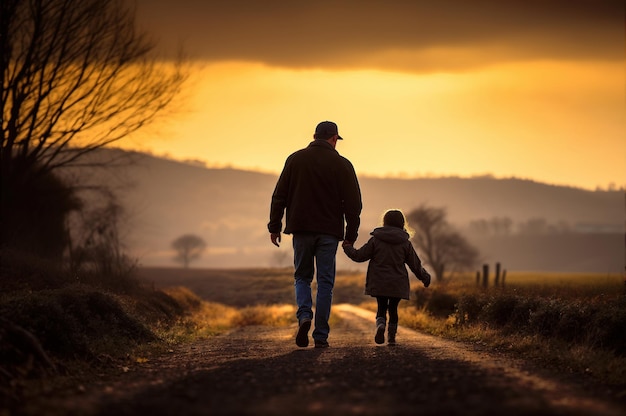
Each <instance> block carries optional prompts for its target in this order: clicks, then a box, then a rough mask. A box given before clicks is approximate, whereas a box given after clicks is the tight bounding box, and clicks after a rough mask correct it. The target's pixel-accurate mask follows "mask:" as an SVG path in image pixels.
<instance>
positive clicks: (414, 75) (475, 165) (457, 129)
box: [121, 2, 626, 189]
mask: <svg viewBox="0 0 626 416" xmlns="http://www.w3.org/2000/svg"><path fill="white" fill-rule="evenodd" d="M161 3H162V4H161V5H162V6H163V5H165V4H166V2H161ZM194 6H197V7H200V6H198V5H197V4H195V3H194ZM222 6H223V5H222ZM163 7H165V6H163ZM207 7H208V6H207ZM224 7H226V6H224ZM141 11H142V9H141V8H139V12H140V13H139V17H141V16H142V15H141ZM157 12H158V7H157V10H156V11H155V10H151V13H153V14H156V13H157ZM179 13H182V11H179ZM224 13H226V12H225V11H224ZM229 17H230V18H232V19H237V17H236V16H235V15H232V16H231V15H229ZM438 17H439V18H441V16H438ZM153 18H154V19H156V17H154V16H153ZM214 18H215V19H217V17H214ZM242 19H243V17H242ZM190 24H191V26H192V27H193V22H190ZM205 24H208V23H205ZM179 26H180V22H178V26H176V28H177V30H178V32H176V33H178V34H179V35H180V33H185V32H184V31H183V29H182V28H180V27H179ZM622 26H623V19H622ZM206 27H207V28H208V27H209V26H206ZM210 27H211V29H206V30H207V31H215V30H218V29H219V28H218V29H216V28H214V27H213V26H210ZM170 29H171V28H170ZM497 29H498V28H496V29H493V30H497ZM171 30H173V29H171ZM196 30H199V29H198V28H196ZM546 30H547V29H546ZM557 30H561V31H565V29H564V28H559V27H557ZM568 30H569V29H568ZM181 31H183V32H181ZM621 33H622V36H621V39H620V38H616V39H615V43H616V44H615V45H613V49H615V48H619V47H620V46H621V50H622V51H623V50H624V48H623V30H622V32H621ZM193 35H198V33H196V32H193V33H192V32H191V29H190V31H189V34H188V36H193ZM198 36H199V35H198ZM207 36H208V34H207ZM261 36H270V35H268V34H263V35H261ZM512 39H514V40H512V42H513V41H515V42H517V41H518V40H517V38H512ZM166 40H171V39H169V38H168V39H166ZM229 41H230V42H232V43H233V51H232V55H233V56H236V55H238V54H239V55H241V56H240V57H239V58H237V59H226V58H211V59H207V58H202V57H198V58H194V59H193V60H192V64H191V71H190V75H191V77H190V82H189V83H188V84H187V89H186V90H185V91H184V94H183V99H182V100H181V104H180V105H179V106H178V107H177V108H175V109H174V110H175V111H174V114H173V115H171V116H169V117H168V118H166V119H163V120H161V121H160V122H159V123H158V124H157V125H154V126H152V127H151V128H149V129H146V130H143V131H142V132H139V133H137V134H136V135H134V136H133V137H132V138H130V140H126V141H124V143H121V145H122V146H124V147H126V148H134V149H140V150H147V151H150V152H153V153H155V154H157V155H168V156H170V157H173V158H176V159H193V160H198V161H201V162H204V163H206V164H207V165H208V166H217V167H223V166H232V167H237V168H243V169H257V170H262V171H265V172H273V173H278V172H279V171H280V170H281V168H282V164H283V163H284V159H285V157H286V156H288V155H289V154H290V153H291V152H293V151H294V150H297V149H299V148H301V147H304V146H306V145H307V143H308V142H309V141H310V140H311V136H312V133H313V129H314V126H315V125H316V124H317V123H318V122H319V121H321V120H326V119H328V120H333V121H335V122H337V124H338V125H339V130H340V133H341V134H342V136H343V137H345V139H346V140H345V141H344V142H342V143H340V145H339V146H338V151H339V152H340V153H341V154H343V155H345V156H347V157H348V158H349V159H350V160H351V161H352V162H353V163H354V166H355V169H356V170H357V173H358V174H359V175H373V176H407V177H416V176H417V177H419V176H463V177H465V176H474V175H484V174H491V175H494V176H496V177H511V176H514V177H519V178H528V179H532V180H537V181H541V182H546V183H553V184H560V185H569V186H576V187H583V188H587V189H595V188H596V187H598V186H600V187H603V188H606V187H608V186H609V185H610V184H613V185H612V186H618V187H619V186H624V185H625V178H626V140H625V138H626V135H625V132H626V131H625V126H626V120H625V117H626V116H625V114H626V111H625V110H626V104H625V95H624V94H625V84H624V67H623V60H621V61H620V60H615V59H612V58H608V59H604V58H596V57H583V58H579V55H584V54H585V53H583V52H584V51H580V50H578V49H577V48H576V47H575V46H574V47H573V48H572V50H571V51H562V52H563V53H562V54H561V52H554V50H553V49H554V48H553V49H550V48H549V47H548V46H545V45H542V42H544V39H542V38H541V37H540V36H538V35H533V34H531V33H529V34H528V35H527V37H526V38H524V39H523V42H524V44H523V45H524V47H528V50H532V48H533V45H535V46H536V47H537V48H538V50H542V51H543V50H544V49H545V50H547V52H542V53H543V55H544V56H541V57H540V56H537V57H529V56H528V55H529V54H530V52H524V49H522V48H512V47H510V46H511V45H508V44H507V43H506V39H504V40H499V39H497V38H493V39H491V40H490V41H489V42H484V41H483V40H480V42H482V43H480V42H479V41H477V43H476V44H475V45H470V44H468V45H465V46H459V45H457V46H448V47H445V46H439V47H434V46H433V47H423V45H422V47H420V48H411V47H407V46H406V45H405V46H398V47H395V48H393V47H386V48H378V49H376V50H374V49H373V50H372V51H369V52H368V53H365V52H364V51H363V47H362V45H357V42H356V41H354V42H355V45H354V49H346V54H345V55H343V56H342V60H341V61H340V62H337V64H336V65H335V64H334V63H333V62H329V63H328V64H326V62H320V65H319V66H316V65H314V64H310V65H309V64H307V65H305V66H303V65H301V64H295V63H294V65H293V67H290V64H287V65H285V64H272V63H271V62H266V63H262V62H261V60H259V59H258V58H254V54H255V52H253V51H250V50H248V49H245V48H244V46H242V45H244V44H243V43H241V40H240V39H238V38H236V39H229ZM592 41H593V39H590V42H592ZM250 42H254V39H250ZM416 42H417V41H416ZM620 42H621V45H619V43H620ZM191 43H192V46H193V45H195V44H194V43H193V38H192V42H191ZM544 43H545V42H544ZM540 46H541V47H540ZM544 46H545V47H544ZM587 46H588V47H589V49H590V50H593V47H592V46H589V45H587ZM215 48H216V50H217V51H218V52H219V51H221V52H220V53H222V54H223V55H229V54H230V53H229V52H227V51H222V50H221V49H220V48H221V46H220V47H218V46H215ZM237 48H239V49H242V50H243V49H245V50H244V51H240V50H237ZM579 48H582V46H580V47H579ZM192 49H193V48H192ZM613 49H611V50H613ZM207 50H208V51H210V49H207ZM566 52H567V53H566ZM216 53H217V52H216ZM264 53H267V54H268V58H267V60H268V61H272V60H275V61H280V59H281V58H280V57H274V56H270V53H269V52H264ZM590 53H591V52H590ZM611 53H613V52H611ZM550 54H553V55H554V56H553V57H551V56H550ZM568 54H569V57H568V56H557V55H568ZM294 59H295V58H294ZM410 68H418V70H411V69H410Z"/></svg>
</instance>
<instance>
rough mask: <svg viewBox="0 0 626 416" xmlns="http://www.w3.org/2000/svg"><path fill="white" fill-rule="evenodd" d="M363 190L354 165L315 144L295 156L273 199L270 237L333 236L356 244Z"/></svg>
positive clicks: (318, 142)
mask: <svg viewBox="0 0 626 416" xmlns="http://www.w3.org/2000/svg"><path fill="white" fill-rule="evenodd" d="M361 208H362V203H361V190H360V188H359V182H358V180H357V177H356V173H355V172H354V167H353V166H352V163H350V161H349V160H348V159H346V158H345V157H343V156H341V155H340V154H339V153H338V152H337V151H336V150H335V149H334V148H333V146H332V145H331V144H330V143H328V142H327V141H325V140H314V141H313V142H311V143H310V144H309V145H308V146H307V147H306V148H304V149H302V150H299V151H297V152H295V153H293V154H291V155H290V156H289V157H288V158H287V161H286V162H285V167H284V168H283V171H282V173H281V175H280V177H279V178H278V183H277V184H276V189H274V193H273V195H272V204H271V207H270V222H269V224H268V225H267V228H268V229H269V231H270V233H279V232H281V229H282V218H283V212H284V211H285V210H286V212H287V215H286V224H285V231H284V232H285V234H293V233H304V232H310V233H317V234H329V235H332V236H335V237H337V238H338V239H340V240H343V239H344V219H345V239H346V240H348V241H352V242H354V241H356V239H357V235H358V229H359V224H360V215H361Z"/></svg>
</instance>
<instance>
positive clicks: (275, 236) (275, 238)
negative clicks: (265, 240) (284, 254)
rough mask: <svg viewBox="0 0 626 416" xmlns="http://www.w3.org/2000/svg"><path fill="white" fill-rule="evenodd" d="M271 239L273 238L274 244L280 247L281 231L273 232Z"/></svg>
mask: <svg viewBox="0 0 626 416" xmlns="http://www.w3.org/2000/svg"><path fill="white" fill-rule="evenodd" d="M270 240H272V244H274V245H275V246H276V247H280V233H271V234H270Z"/></svg>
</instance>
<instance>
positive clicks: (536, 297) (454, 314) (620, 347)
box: [374, 273, 626, 396]
mask: <svg viewBox="0 0 626 416" xmlns="http://www.w3.org/2000/svg"><path fill="white" fill-rule="evenodd" d="M412 295H413V299H412V301H411V302H403V303H401V305H402V306H401V310H400V324H401V325H404V326H407V327H409V328H413V329H418V330H420V331H423V332H426V333H429V334H433V335H437V336H442V337H446V338H450V339H454V340H458V341H463V342H467V343H470V344H473V345H475V346H476V347H477V348H485V349H489V350H492V351H496V352H502V353H507V354H510V355H512V356H513V357H517V358H524V359H527V360H531V361H532V362H534V363H536V364H538V365H539V366H541V367H543V368H550V369H552V370H557V371H559V372H562V373H564V374H573V375H585V376H589V377H592V378H593V379H595V380H596V381H597V382H600V383H602V384H604V385H606V386H607V387H608V388H609V389H617V390H618V391H619V394H621V395H622V396H626V381H625V380H626V288H625V287H624V280H623V277H622V276H619V275H613V276H607V275H601V274H595V275H594V274H548V273H537V274H531V273H519V274H511V275H510V276H508V277H507V282H506V286H505V287H488V288H483V287H482V286H478V285H476V281H475V277H473V276H462V277H460V278H458V279H457V280H455V281H452V282H450V283H448V284H434V285H433V286H431V288H429V289H424V288H420V287H416V288H415V290H414V291H413V293H412ZM374 309H375V306H374Z"/></svg>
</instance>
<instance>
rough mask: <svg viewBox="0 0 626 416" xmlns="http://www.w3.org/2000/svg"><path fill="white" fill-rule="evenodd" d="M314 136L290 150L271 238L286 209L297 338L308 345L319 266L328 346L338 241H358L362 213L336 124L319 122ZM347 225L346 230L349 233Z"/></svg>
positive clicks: (319, 337) (318, 307)
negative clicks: (292, 150) (304, 145)
mask: <svg viewBox="0 0 626 416" xmlns="http://www.w3.org/2000/svg"><path fill="white" fill-rule="evenodd" d="M313 138H314V140H313V141H312V142H311V143H309V145H308V146H307V147H306V148H304V149H301V150H298V151H297V152H295V153H293V154H291V155H290V156H289V157H288V158H287V160H286V162H285V166H284V168H283V171H282V173H281V174H280V177H279V178H278V182H277V183H276V188H275V189H274V193H273V194H272V203H271V207H270V221H269V223H268V225H267V227H268V230H269V232H270V239H271V241H272V243H273V244H274V245H275V246H277V247H278V246H279V243H280V237H281V234H280V233H281V229H282V218H283V213H284V212H285V211H286V220H285V230H284V232H285V234H292V235H293V253H294V268H295V271H294V279H295V284H294V285H295V294H296V304H297V306H298V310H297V312H296V317H297V318H298V332H297V334H296V344H297V345H298V346H299V347H307V346H308V345H309V335H308V333H309V329H310V328H311V320H312V319H313V310H312V306H313V304H312V302H313V301H312V296H311V283H312V281H313V275H314V272H315V270H317V295H316V302H315V329H314V330H313V334H312V336H313V340H314V342H315V347H316V348H325V347H328V334H329V332H330V326H329V325H328V319H329V317H330V308H331V304H332V297H333V287H334V285H335V270H336V263H335V258H336V255H337V247H338V244H339V241H341V240H345V241H346V242H349V243H351V244H352V243H354V242H355V241H356V239H357V235H358V229H359V224H360V215H361V208H362V202H361V190H360V188H359V182H358V179H357V176H356V173H355V171H354V167H353V166H352V163H350V161H349V160H348V159H346V158H345V157H343V156H341V155H339V153H338V152H337V150H335V147H336V146H337V140H343V139H342V137H341V136H339V132H338V129H337V125H336V124H335V123H333V122H332V121H322V122H321V123H319V124H318V125H317V127H316V128H315V134H314V135H313ZM344 225H345V234H344Z"/></svg>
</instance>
